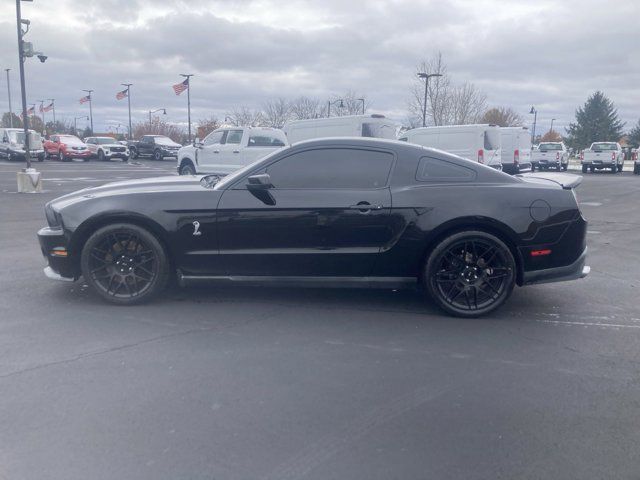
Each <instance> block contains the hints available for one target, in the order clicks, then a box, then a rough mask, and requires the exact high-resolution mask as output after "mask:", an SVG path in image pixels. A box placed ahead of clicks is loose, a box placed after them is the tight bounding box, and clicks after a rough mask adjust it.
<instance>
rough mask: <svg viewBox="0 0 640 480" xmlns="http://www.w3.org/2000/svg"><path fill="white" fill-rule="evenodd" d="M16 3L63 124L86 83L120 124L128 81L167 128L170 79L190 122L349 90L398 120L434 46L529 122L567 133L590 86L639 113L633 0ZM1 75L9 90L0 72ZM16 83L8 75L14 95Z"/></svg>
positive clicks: (8, 38)
mask: <svg viewBox="0 0 640 480" xmlns="http://www.w3.org/2000/svg"><path fill="white" fill-rule="evenodd" d="M24 5H25V7H24V11H25V16H27V17H28V18H30V19H31V20H32V32H30V34H29V39H30V40H31V41H33V42H34V44H36V47H37V48H39V49H42V50H45V51H46V53H47V54H48V55H49V57H50V59H49V61H48V62H47V63H46V64H44V65H41V64H39V63H38V62H33V61H29V62H28V63H27V71H28V96H29V99H30V100H32V99H39V98H43V97H44V98H51V97H55V98H56V103H57V111H58V114H59V115H60V116H63V115H64V116H66V117H67V118H72V117H73V116H78V115H82V114H84V113H86V111H87V108H86V106H81V105H79V104H78V99H79V98H80V96H82V91H81V89H83V88H93V89H94V90H95V93H94V101H95V103H94V116H95V123H96V126H97V128H104V126H105V124H106V123H107V122H111V121H116V122H118V121H120V122H122V123H126V101H121V102H118V101H116V100H115V93H116V92H117V91H118V90H119V89H121V88H122V87H120V83H123V82H131V83H133V84H134V86H133V87H132V97H131V99H132V108H133V110H134V116H135V119H136V120H142V119H144V118H145V115H146V111H147V110H149V109H155V108H159V107H166V108H167V110H168V120H169V121H174V122H184V121H186V99H185V98H183V96H181V97H176V96H175V95H174V94H173V91H172V90H171V85H172V84H173V83H177V82H178V81H179V80H180V77H179V76H178V74H179V73H195V74H196V77H194V79H193V80H192V105H193V117H194V118H196V119H197V118H202V117H205V116H207V115H209V114H211V113H215V114H217V115H218V116H220V117H221V116H223V115H224V111H225V110H228V109H230V108H231V107H233V106H234V105H238V104H245V105H247V106H251V107H258V106H260V104H261V103H262V102H264V101H265V100H267V99H269V98H272V97H276V96H287V97H289V96H290V97H293V96H297V95H311V96H317V97H319V98H328V97H329V96H331V95H333V94H339V93H341V92H344V91H346V90H348V89H351V90H356V91H358V92H361V93H363V94H366V95H367V96H368V97H369V98H370V99H371V102H372V108H373V109H374V110H376V111H379V112H383V113H387V114H388V115H390V116H394V117H396V118H397V119H399V120H401V119H402V118H403V117H404V116H405V115H406V102H407V99H408V97H409V89H410V85H411V82H412V81H413V75H414V70H415V66H416V65H417V64H418V63H419V62H420V61H421V60H422V59H423V58H427V57H430V56H431V55H433V53H435V52H437V51H442V52H443V54H444V57H445V59H446V61H447V63H448V65H449V72H450V74H451V75H452V77H453V79H454V81H455V82H464V81H471V82H474V83H475V84H476V85H477V86H478V87H480V88H481V89H483V90H484V91H485V92H486V93H487V96H488V100H489V103H490V104H492V105H507V106H512V107H513V108H515V109H516V110H517V111H519V112H520V113H521V114H522V115H523V116H524V117H525V118H528V117H529V116H528V115H527V112H528V109H529V107H530V105H531V104H535V105H536V106H537V108H538V111H539V112H540V113H539V122H540V124H541V127H540V128H545V127H546V128H548V127H547V125H548V123H549V122H550V119H551V118H556V119H557V120H556V125H559V126H561V127H562V126H566V125H567V124H568V123H569V122H570V121H572V119H573V114H574V111H575V108H576V107H577V106H579V105H580V104H581V103H583V102H584V100H585V99H586V97H587V96H588V95H589V94H590V93H592V92H593V91H595V90H597V89H600V90H603V91H605V93H607V94H608V95H609V96H610V97H611V98H612V99H613V100H614V102H615V103H616V105H617V106H618V108H619V110H620V114H621V116H622V117H623V120H625V121H626V122H627V123H628V126H631V125H632V124H633V123H635V122H636V120H637V118H638V117H640V106H639V105H638V98H640V53H639V52H638V49H637V48H636V45H637V44H638V40H640V30H638V29H637V28H632V25H629V27H625V25H624V22H621V19H634V20H635V19H637V18H639V16H640V15H639V14H640V5H639V4H638V2H637V1H636V0H621V1H619V2H616V4H615V6H613V5H611V4H610V3H606V2H602V1H597V0H583V1H578V0H567V1H564V2H552V1H548V0H540V1H537V2H529V1H510V2H503V1H498V0H478V1H467V0H448V1H423V2H415V1H408V0H388V1H382V0H378V1H369V2H366V3H365V2H344V1H338V0H327V1H324V2H306V1H302V0H291V1H288V2H276V1H274V0H235V1H233V0H226V1H211V0H190V1H188V2H187V1H184V0H154V1H151V0H101V1H97V0H96V1H88V0H59V1H58V2H56V3H55V4H53V3H44V2H39V3H34V4H33V5H29V4H24ZM6 10H7V11H9V10H11V8H10V7H7V8H6ZM10 19H11V15H7V16H5V17H4V18H3V19H2V20H0V66H1V67H2V68H13V69H14V72H17V65H16V63H17V62H16V39H15V25H14V24H13V23H12V21H11V20H10ZM631 23H633V22H631ZM596 32H597V34H596ZM187 71H188V72H187ZM0 81H1V82H2V83H1V85H2V86H3V87H4V77H3V78H2V79H0ZM17 84H18V82H17V75H15V74H14V76H13V85H14V89H13V91H14V98H15V99H17V93H18V91H17V88H16V87H17ZM3 90H4V89H3ZM0 95H2V96H1V97H0V109H1V110H3V111H4V110H6V98H5V95H4V94H0ZM16 103H17V102H15V101H14V104H16Z"/></svg>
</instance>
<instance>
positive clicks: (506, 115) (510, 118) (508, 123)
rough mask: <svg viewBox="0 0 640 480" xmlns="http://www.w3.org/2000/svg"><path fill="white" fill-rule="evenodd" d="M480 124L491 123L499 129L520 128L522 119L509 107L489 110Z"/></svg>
mask: <svg viewBox="0 0 640 480" xmlns="http://www.w3.org/2000/svg"><path fill="white" fill-rule="evenodd" d="M480 122H481V123H491V124H494V125H498V126H500V127H520V126H521V125H522V117H521V116H520V114H519V113H518V112H516V111H515V110H514V109H513V108H511V107H494V108H490V109H489V110H487V111H486V112H484V115H483V116H482V119H481V120H480Z"/></svg>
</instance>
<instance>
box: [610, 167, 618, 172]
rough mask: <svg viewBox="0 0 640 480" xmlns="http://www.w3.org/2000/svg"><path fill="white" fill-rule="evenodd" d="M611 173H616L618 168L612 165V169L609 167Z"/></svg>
mask: <svg viewBox="0 0 640 480" xmlns="http://www.w3.org/2000/svg"><path fill="white" fill-rule="evenodd" d="M611 173H618V166H617V165H614V166H613V167H611Z"/></svg>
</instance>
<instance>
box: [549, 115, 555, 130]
mask: <svg viewBox="0 0 640 480" xmlns="http://www.w3.org/2000/svg"><path fill="white" fill-rule="evenodd" d="M555 120H556V119H555V118H552V119H551V128H550V129H549V133H551V132H553V122H555Z"/></svg>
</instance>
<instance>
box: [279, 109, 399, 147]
mask: <svg viewBox="0 0 640 480" xmlns="http://www.w3.org/2000/svg"><path fill="white" fill-rule="evenodd" d="M397 128H398V126H397V125H396V123H395V122H393V121H392V120H389V119H388V118H386V117H385V116H384V115H379V114H375V113H374V114H371V115H345V116H342V117H328V118H313V119H308V120H293V121H290V122H287V123H286V124H285V125H284V128H283V130H284V133H285V135H286V136H287V140H288V143H296V142H301V141H303V140H311V139H314V138H326V137H368V138H388V139H395V138H396V130H397Z"/></svg>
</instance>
